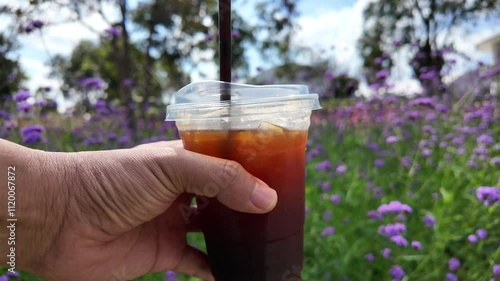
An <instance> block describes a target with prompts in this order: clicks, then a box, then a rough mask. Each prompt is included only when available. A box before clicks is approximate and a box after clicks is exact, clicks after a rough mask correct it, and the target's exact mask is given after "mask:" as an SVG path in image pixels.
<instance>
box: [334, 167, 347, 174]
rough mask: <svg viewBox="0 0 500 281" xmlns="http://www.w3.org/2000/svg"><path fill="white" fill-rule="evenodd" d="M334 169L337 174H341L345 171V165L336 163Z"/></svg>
mask: <svg viewBox="0 0 500 281" xmlns="http://www.w3.org/2000/svg"><path fill="white" fill-rule="evenodd" d="M336 171H337V174H343V173H345V172H346V171H347V167H346V166H345V165H338V166H337V169H336Z"/></svg>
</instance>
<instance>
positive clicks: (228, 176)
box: [222, 160, 244, 186]
mask: <svg viewBox="0 0 500 281" xmlns="http://www.w3.org/2000/svg"><path fill="white" fill-rule="evenodd" d="M243 171H244V169H243V166H241V164H239V163H238V162H235V161H230V160H227V161H225V162H224V166H223V168H222V179H223V180H224V182H223V183H224V184H223V186H232V185H234V184H235V183H236V182H238V180H239V179H240V177H241V176H242V175H243Z"/></svg>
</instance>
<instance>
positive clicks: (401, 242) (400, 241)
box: [391, 235, 408, 247]
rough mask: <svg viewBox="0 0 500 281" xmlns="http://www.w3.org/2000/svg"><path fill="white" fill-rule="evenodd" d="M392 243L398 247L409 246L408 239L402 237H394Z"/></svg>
mask: <svg viewBox="0 0 500 281" xmlns="http://www.w3.org/2000/svg"><path fill="white" fill-rule="evenodd" d="M391 241H392V242H394V244H396V245H398V246H399V247H406V246H408V240H406V238H404V237H403V236H401V235H396V236H392V237H391Z"/></svg>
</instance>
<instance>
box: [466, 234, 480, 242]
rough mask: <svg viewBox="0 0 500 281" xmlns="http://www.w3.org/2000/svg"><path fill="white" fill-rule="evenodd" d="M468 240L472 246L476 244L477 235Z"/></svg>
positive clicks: (471, 235)
mask: <svg viewBox="0 0 500 281" xmlns="http://www.w3.org/2000/svg"><path fill="white" fill-rule="evenodd" d="M467 239H468V240H469V242H471V243H472V244H476V243H477V240H478V239H477V236H476V235H475V234H470V235H469V236H468V237H467Z"/></svg>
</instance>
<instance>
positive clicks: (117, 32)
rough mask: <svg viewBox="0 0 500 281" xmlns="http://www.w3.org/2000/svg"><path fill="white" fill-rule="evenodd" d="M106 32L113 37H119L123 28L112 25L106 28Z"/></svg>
mask: <svg viewBox="0 0 500 281" xmlns="http://www.w3.org/2000/svg"><path fill="white" fill-rule="evenodd" d="M105 32H106V34H107V35H108V36H109V37H111V38H118V37H120V36H121V35H122V29H121V28H120V27H119V26H112V27H110V28H108V29H106V30H105Z"/></svg>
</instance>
